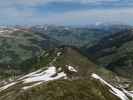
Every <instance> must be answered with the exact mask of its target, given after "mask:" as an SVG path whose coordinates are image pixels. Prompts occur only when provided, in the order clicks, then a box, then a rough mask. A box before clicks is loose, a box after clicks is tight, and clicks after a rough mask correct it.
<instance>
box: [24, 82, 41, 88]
mask: <svg viewBox="0 0 133 100" xmlns="http://www.w3.org/2000/svg"><path fill="white" fill-rule="evenodd" d="M40 84H42V82H39V83H35V84H33V85H31V86H25V87H23V88H22V89H23V90H27V89H30V88H32V87H35V86H38V85H40Z"/></svg>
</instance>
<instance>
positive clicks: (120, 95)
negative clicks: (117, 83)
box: [91, 73, 133, 100]
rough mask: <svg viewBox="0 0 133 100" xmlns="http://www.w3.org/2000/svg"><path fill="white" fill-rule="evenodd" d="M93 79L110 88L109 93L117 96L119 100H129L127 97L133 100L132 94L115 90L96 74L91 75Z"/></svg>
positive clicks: (122, 90)
mask: <svg viewBox="0 0 133 100" xmlns="http://www.w3.org/2000/svg"><path fill="white" fill-rule="evenodd" d="M91 76H92V77H93V78H95V79H97V80H99V81H100V82H101V83H102V84H105V85H107V86H108V87H109V88H110V90H109V91H110V92H111V93H113V94H114V95H115V96H117V97H118V98H120V99H121V100H130V99H129V98H128V97H130V98H132V100H133V93H131V92H130V91H126V90H125V89H121V90H120V89H117V88H115V87H114V86H112V85H110V84H109V83H108V82H106V81H105V80H103V79H102V78H101V77H100V76H98V75H97V74H94V73H93V74H92V75H91Z"/></svg>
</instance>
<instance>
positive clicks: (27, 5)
mask: <svg viewBox="0 0 133 100" xmlns="http://www.w3.org/2000/svg"><path fill="white" fill-rule="evenodd" d="M101 23H111V24H112V23H113V24H114V23H115V24H129V25H133V0H0V24H1V25H7V24H8V25H14V24H15V25H16V24H17V25H36V24H56V25H90V24H101Z"/></svg>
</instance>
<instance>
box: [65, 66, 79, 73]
mask: <svg viewBox="0 0 133 100" xmlns="http://www.w3.org/2000/svg"><path fill="white" fill-rule="evenodd" d="M66 66H67V67H68V70H70V71H72V72H77V70H76V69H75V68H74V67H72V66H68V65H66Z"/></svg>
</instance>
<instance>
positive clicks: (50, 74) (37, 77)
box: [23, 66, 67, 83]
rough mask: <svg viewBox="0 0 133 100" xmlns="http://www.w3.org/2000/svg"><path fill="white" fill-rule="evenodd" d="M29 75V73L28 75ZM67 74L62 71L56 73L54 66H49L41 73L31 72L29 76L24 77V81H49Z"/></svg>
mask: <svg viewBox="0 0 133 100" xmlns="http://www.w3.org/2000/svg"><path fill="white" fill-rule="evenodd" d="M28 76H29V75H28ZM66 76H67V75H66V74H65V73H64V72H60V73H57V72H56V68H55V67H54V66H51V67H49V68H48V69H47V70H45V71H43V72H41V73H32V74H31V76H29V77H28V78H26V79H24V80H23V81H24V83H31V82H39V81H44V82H46V81H51V80H56V79H60V78H64V77H66Z"/></svg>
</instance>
